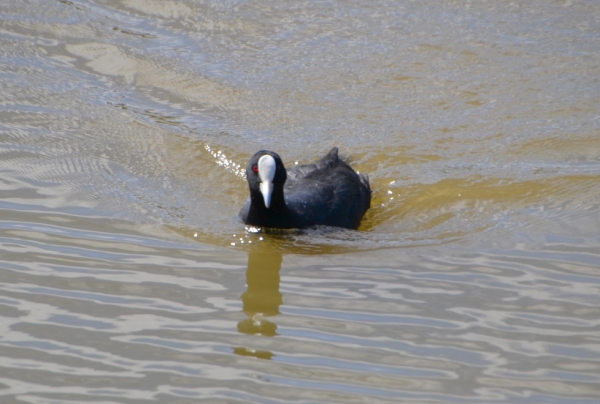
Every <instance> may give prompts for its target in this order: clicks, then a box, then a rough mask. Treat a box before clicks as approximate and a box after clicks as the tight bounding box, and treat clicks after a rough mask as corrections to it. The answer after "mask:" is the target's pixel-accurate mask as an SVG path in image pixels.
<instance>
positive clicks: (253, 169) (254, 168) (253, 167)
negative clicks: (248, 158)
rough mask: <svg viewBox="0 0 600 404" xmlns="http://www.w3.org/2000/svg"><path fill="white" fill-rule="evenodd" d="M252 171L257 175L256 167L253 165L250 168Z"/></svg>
mask: <svg viewBox="0 0 600 404" xmlns="http://www.w3.org/2000/svg"><path fill="white" fill-rule="evenodd" d="M252 171H254V172H255V173H257V172H258V167H257V166H256V165H253V166H252Z"/></svg>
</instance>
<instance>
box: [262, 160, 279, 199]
mask: <svg viewBox="0 0 600 404" xmlns="http://www.w3.org/2000/svg"><path fill="white" fill-rule="evenodd" d="M275 170H276V164H275V159H274V158H273V157H272V156H269V155H268V154H265V155H264V156H262V157H261V158H260V159H258V177H259V178H260V193H261V194H262V196H263V199H264V200H265V206H266V207H267V208H268V207H269V205H271V195H272V194H273V178H275Z"/></svg>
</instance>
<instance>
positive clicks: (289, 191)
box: [240, 147, 371, 229]
mask: <svg viewBox="0 0 600 404" xmlns="http://www.w3.org/2000/svg"><path fill="white" fill-rule="evenodd" d="M265 155H268V156H271V157H272V158H273V159H274V160H275V169H274V171H275V174H274V177H273V179H272V184H273V186H272V194H271V199H270V201H269V202H265V199H264V197H263V194H262V193H261V188H260V186H261V178H260V177H259V172H258V166H259V159H261V157H263V156H265ZM246 176H247V179H248V186H249V187H250V198H249V199H248V200H247V201H246V203H245V205H244V207H243V208H242V210H241V211H240V217H241V218H242V220H243V221H244V223H246V224H248V225H252V226H256V227H266V228H280V229H293V228H305V227H310V226H315V225H325V226H337V227H344V228H347V229H356V228H358V225H359V224H360V221H361V219H362V217H363V215H364V213H365V211H366V210H367V209H369V207H370V205H371V188H370V186H369V180H368V178H367V177H366V176H365V175H359V174H358V173H357V172H356V171H354V170H353V169H352V168H351V167H350V166H349V165H348V164H346V163H345V162H344V161H342V160H340V159H339V158H338V149H337V147H334V148H333V149H331V151H330V152H329V153H328V154H327V155H326V156H325V157H323V158H322V159H320V160H319V161H317V162H315V163H313V164H307V165H302V166H294V167H291V168H289V169H287V170H286V169H285V167H284V166H283V162H282V161H281V158H280V157H279V156H278V155H277V153H273V152H270V151H266V150H261V151H259V152H258V153H256V154H255V155H254V156H252V158H251V159H250V161H249V162H248V167H247V169H246ZM266 204H268V205H269V207H268V208H267V206H266Z"/></svg>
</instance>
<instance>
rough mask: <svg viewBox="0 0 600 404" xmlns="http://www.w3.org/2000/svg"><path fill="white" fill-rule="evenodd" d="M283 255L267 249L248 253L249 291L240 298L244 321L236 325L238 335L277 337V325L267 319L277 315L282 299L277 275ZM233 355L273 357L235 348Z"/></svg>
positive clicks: (265, 352)
mask: <svg viewBox="0 0 600 404" xmlns="http://www.w3.org/2000/svg"><path fill="white" fill-rule="evenodd" d="M282 261H283V256H282V254H281V253H280V252H279V251H277V250H274V249H269V248H268V247H267V246H257V247H256V248H255V249H253V250H252V251H250V252H249V255H248V270H247V271H246V284H247V285H248V289H247V290H246V292H244V293H243V294H242V303H243V311H244V313H245V314H246V316H247V318H246V319H244V320H242V321H240V322H239V323H238V331H239V332H241V333H243V334H249V335H255V334H258V335H263V336H268V337H272V336H275V335H277V325H276V324H275V323H274V322H272V321H269V320H268V319H267V318H266V317H271V316H276V315H277V314H279V306H281V304H282V302H283V299H282V295H281V293H280V292H279V271H280V270H281V262H282ZM234 353H236V354H238V355H243V356H254V357H257V358H261V359H271V357H272V356H273V353H271V352H269V351H259V350H255V349H251V348H247V347H237V348H234Z"/></svg>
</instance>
